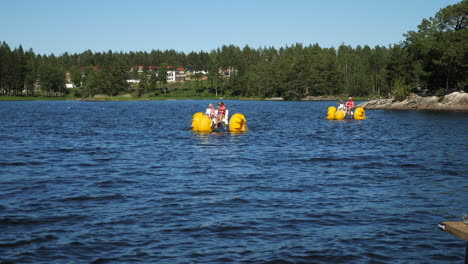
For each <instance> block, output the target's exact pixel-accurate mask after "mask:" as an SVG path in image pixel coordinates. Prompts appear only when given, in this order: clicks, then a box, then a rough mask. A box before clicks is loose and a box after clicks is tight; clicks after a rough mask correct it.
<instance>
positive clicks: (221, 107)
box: [215, 102, 226, 128]
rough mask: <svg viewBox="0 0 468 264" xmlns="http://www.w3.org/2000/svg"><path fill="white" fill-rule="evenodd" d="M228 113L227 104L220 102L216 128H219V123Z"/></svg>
mask: <svg viewBox="0 0 468 264" xmlns="http://www.w3.org/2000/svg"><path fill="white" fill-rule="evenodd" d="M225 115H226V105H225V104H224V103H223V102H218V115H217V116H216V124H215V128H218V124H219V123H221V121H222V120H223V119H224V116H225Z"/></svg>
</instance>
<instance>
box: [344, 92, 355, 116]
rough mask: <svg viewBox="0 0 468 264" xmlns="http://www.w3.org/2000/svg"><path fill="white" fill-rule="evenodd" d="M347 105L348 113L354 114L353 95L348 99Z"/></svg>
mask: <svg viewBox="0 0 468 264" xmlns="http://www.w3.org/2000/svg"><path fill="white" fill-rule="evenodd" d="M345 106H346V115H353V108H354V101H353V98H352V97H351V96H350V97H349V98H348V101H346V104H345Z"/></svg>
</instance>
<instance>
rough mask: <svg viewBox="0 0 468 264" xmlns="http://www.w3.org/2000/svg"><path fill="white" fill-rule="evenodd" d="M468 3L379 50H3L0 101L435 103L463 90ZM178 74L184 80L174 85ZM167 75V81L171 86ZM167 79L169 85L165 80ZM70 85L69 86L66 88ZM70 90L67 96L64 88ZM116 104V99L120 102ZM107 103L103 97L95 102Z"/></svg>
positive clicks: (467, 69)
mask: <svg viewBox="0 0 468 264" xmlns="http://www.w3.org/2000/svg"><path fill="white" fill-rule="evenodd" d="M467 14H468V0H463V1H460V2H459V3H457V4H454V5H449V6H447V7H445V8H442V9H441V10H439V11H438V12H437V13H436V14H435V15H434V16H433V17H430V18H427V19H423V20H422V22H421V24H420V25H418V26H417V29H415V30H413V31H409V32H407V33H405V34H404V36H405V40H404V41H403V42H401V43H397V44H393V45H389V46H388V47H384V46H375V47H369V46H367V45H365V46H359V45H358V46H356V47H351V46H347V45H345V44H342V45H341V46H339V47H338V48H333V47H331V48H324V47H321V46H320V45H319V44H313V45H308V46H304V45H302V44H300V43H297V44H293V45H290V46H286V47H281V48H274V47H262V48H252V47H249V46H245V47H243V48H240V47H237V46H234V45H224V46H222V47H220V48H217V49H215V50H212V51H210V52H205V51H200V52H191V53H188V54H185V53H183V52H177V51H175V50H165V51H161V50H152V51H151V52H141V51H140V52H125V53H124V52H113V51H108V52H92V51H90V50H87V51H85V52H82V53H75V54H69V53H64V54H61V55H58V56H56V55H54V54H50V55H41V54H36V53H35V52H34V51H33V50H32V49H29V50H27V51H25V50H23V48H22V46H21V45H20V46H19V47H17V48H14V49H12V48H10V47H9V45H8V44H7V43H6V42H3V43H1V45H0V96H2V99H5V98H10V97H16V99H19V98H25V99H26V98H37V97H36V96H42V97H41V98H44V97H47V98H51V97H55V98H68V99H86V100H97V99H99V98H96V96H98V97H99V96H101V95H104V96H103V97H105V96H108V97H111V98H113V99H114V100H127V99H129V94H130V99H165V98H218V97H224V98H245V99H248V98H253V99H266V98H282V99H284V100H310V99H313V98H320V97H322V98H330V97H336V98H339V97H346V96H353V97H362V98H368V97H369V98H391V99H393V100H395V101H404V100H406V98H407V97H408V95H410V94H417V95H420V96H438V97H439V98H441V97H443V96H445V95H448V94H450V93H452V92H455V91H463V90H466V88H467V87H468V74H466V73H467V72H468V30H467V28H466V18H467ZM177 74H180V76H183V79H180V78H179V80H177ZM172 77H174V78H172ZM171 78H172V79H171ZM66 85H67V86H66ZM66 87H70V88H66ZM119 98H120V99H119ZM101 99H104V100H107V99H108V98H101Z"/></svg>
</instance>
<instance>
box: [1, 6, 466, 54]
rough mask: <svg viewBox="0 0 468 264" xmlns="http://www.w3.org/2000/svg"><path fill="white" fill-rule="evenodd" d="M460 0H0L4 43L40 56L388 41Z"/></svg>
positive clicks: (331, 44)
mask: <svg viewBox="0 0 468 264" xmlns="http://www.w3.org/2000/svg"><path fill="white" fill-rule="evenodd" d="M459 1H460V0H231V1H219V0H218V1H214V0H192V1H188V0H175V1H172V0H171V1H168V0H165V1H163V0H137V1H130V0H126V1H122V0H78V1H68V0H64V1H60V0H41V1H38V0H15V1H11V0H0V6H1V9H2V11H1V14H2V15H1V16H0V24H1V26H0V41H6V42H7V43H8V44H9V45H10V47H12V48H15V47H18V46H19V45H20V44H21V45H22V46H23V48H24V49H29V48H33V50H34V51H35V52H36V53H38V54H51V53H53V54H55V55H60V54H63V53H64V52H69V53H81V52H83V51H85V50H88V49H90V50H92V51H93V52H101V51H108V50H112V51H123V52H128V51H151V50H153V49H155V50H156V49H159V50H167V49H174V50H176V51H181V52H185V53H189V52H191V51H195V52H199V51H207V52H209V51H211V50H213V49H216V48H218V47H221V46H222V45H230V44H233V45H236V46H239V47H241V48H242V47H244V46H245V45H249V46H250V47H252V48H259V47H265V46H266V47H270V46H274V47H277V48H278V47H284V46H286V45H292V44H295V43H302V44H304V45H309V44H315V43H318V44H319V45H320V46H321V47H338V46H340V45H341V44H346V45H351V46H353V47H355V46H356V45H362V46H363V45H369V46H371V47H374V46H376V45H381V46H388V45H390V44H396V43H399V42H401V41H403V40H404V37H403V34H404V33H406V32H407V31H409V30H416V29H417V26H418V25H419V24H420V23H421V20H422V19H423V18H429V17H431V16H434V15H435V13H436V12H437V11H439V10H440V9H441V8H443V7H445V6H447V5H452V4H456V3H458V2H459Z"/></svg>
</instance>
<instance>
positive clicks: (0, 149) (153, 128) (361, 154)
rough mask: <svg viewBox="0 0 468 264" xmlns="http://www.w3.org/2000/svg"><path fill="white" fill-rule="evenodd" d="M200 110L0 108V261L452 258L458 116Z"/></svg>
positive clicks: (463, 116)
mask: <svg viewBox="0 0 468 264" xmlns="http://www.w3.org/2000/svg"><path fill="white" fill-rule="evenodd" d="M210 102H212V103H215V102H216V101H214V100H213V101H206V100H200V101H197V100H180V101H145V102H77V101H59V102H42V101H34V102H0V116H1V123H0V263H1V262H13V263H225V262H233V263H266V262H269V263H337V262H340V263H362V262H370V263H461V262H462V261H463V259H464V252H465V245H466V244H465V242H464V241H463V240H461V239H458V238H456V237H453V236H451V235H449V234H446V233H444V232H442V231H440V230H438V229H437V223H438V222H440V221H447V220H450V221H459V220H461V218H460V215H461V214H462V213H467V209H468V202H467V201H468V180H467V178H468V177H467V163H468V155H467V153H468V152H467V151H468V116H467V113H440V112H416V111H414V112H413V111H407V112H404V111H380V110H374V111H371V110H368V111H367V112H366V114H367V117H368V118H367V119H366V120H360V121H354V120H348V121H328V120H326V119H324V117H325V115H326V111H327V107H328V106H330V105H333V104H334V103H335V102H266V101H226V102H225V103H226V105H227V106H228V109H230V112H231V114H234V113H242V114H244V115H245V116H246V119H247V126H248V129H249V130H248V131H247V132H245V133H242V134H233V133H210V134H200V133H194V132H192V131H190V123H191V116H192V115H193V114H194V113H195V112H198V111H204V109H205V107H206V105H207V104H208V103H210Z"/></svg>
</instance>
